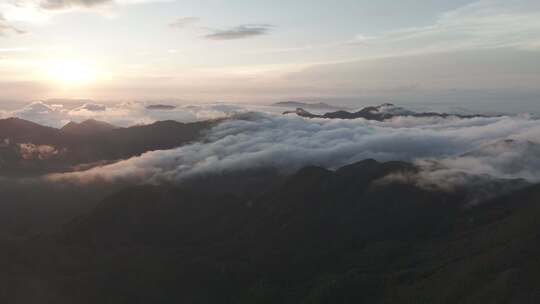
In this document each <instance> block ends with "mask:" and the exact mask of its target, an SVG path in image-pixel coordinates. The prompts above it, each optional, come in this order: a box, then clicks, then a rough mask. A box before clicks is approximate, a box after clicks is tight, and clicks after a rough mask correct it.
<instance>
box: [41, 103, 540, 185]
mask: <svg viewBox="0 0 540 304" xmlns="http://www.w3.org/2000/svg"><path fill="white" fill-rule="evenodd" d="M508 139H513V140H511V141H510V140H508ZM505 140H507V141H505ZM501 141H502V144H501ZM535 142H540V121H538V120H534V119H530V118H529V117H527V116H522V117H492V118H485V117H482V118H472V119H459V118H455V117H454V118H413V117H399V118H395V119H392V120H389V121H385V122H376V121H366V120H363V119H357V120H326V119H303V118H299V117H294V116H281V115H273V114H263V113H247V114H244V115H240V116H239V117H236V118H234V119H229V120H227V121H225V122H223V123H221V124H219V125H218V126H216V127H215V128H214V129H213V130H212V131H211V132H210V134H209V135H208V137H207V138H206V140H205V141H203V142H199V143H195V144H191V145H187V146H183V147H180V148H177V149H173V150H167V151H155V152H149V153H146V154H144V155H142V156H140V157H136V158H132V159H129V160H125V161H121V162H119V163H116V164H112V165H108V166H104V167H99V168H94V169H91V170H88V171H85V172H77V173H71V174H64V175H53V176H50V177H49V178H50V179H52V180H74V181H78V182H92V181H96V180H108V181H117V180H129V181H137V182H150V183H159V182H161V181H168V182H170V181H173V182H174V181H178V180H182V179H184V178H187V177H191V176H197V175H204V174H209V173H220V172H227V171H233V170H238V169H253V168H263V167H277V168H280V169H282V170H284V171H288V172H291V171H293V170H296V169H298V168H300V167H302V166H305V165H320V166H324V167H327V168H337V167H340V166H343V165H347V164H350V163H352V162H355V161H360V160H363V159H367V158H374V159H376V160H379V161H389V160H404V161H412V162H415V163H416V164H417V165H419V166H420V168H422V170H421V173H420V174H423V175H422V176H423V177H426V178H428V177H429V181H430V183H431V184H432V185H433V184H438V183H439V184H441V185H442V184H443V183H444V182H448V181H450V182H451V183H458V182H462V180H463V179H458V178H457V177H459V176H463V175H469V174H472V175H488V176H490V177H497V178H525V179H527V180H529V181H540V173H539V172H540V154H539V153H538V151H539V149H537V148H531V147H536V146H535V145H536V144H534V143H535ZM522 143H526V144H525V147H524V146H523V145H522ZM527 143H530V144H527Z"/></svg>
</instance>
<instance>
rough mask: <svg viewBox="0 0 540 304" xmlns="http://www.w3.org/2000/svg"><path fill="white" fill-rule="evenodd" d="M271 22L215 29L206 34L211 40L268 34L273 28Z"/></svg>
mask: <svg viewBox="0 0 540 304" xmlns="http://www.w3.org/2000/svg"><path fill="white" fill-rule="evenodd" d="M272 28H273V26H272V25H270V24H242V25H239V26H235V27H233V28H229V29H222V30H214V31H213V32H212V33H210V34H207V35H205V36H204V37H205V38H206V39H210V40H235V39H245V38H252V37H256V36H261V35H266V34H268V33H269V32H270V31H271V30H272Z"/></svg>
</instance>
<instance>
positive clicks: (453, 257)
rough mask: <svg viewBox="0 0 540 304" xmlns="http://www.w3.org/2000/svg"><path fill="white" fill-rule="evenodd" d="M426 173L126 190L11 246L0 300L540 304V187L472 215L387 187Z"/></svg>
mask: <svg viewBox="0 0 540 304" xmlns="http://www.w3.org/2000/svg"><path fill="white" fill-rule="evenodd" d="M415 171H416V168H415V167H414V166H413V165H410V164H407V163H402V162H388V163H379V162H376V161H374V160H366V161H362V162H358V163H354V164H351V165H349V166H345V167H343V168H340V169H338V170H336V171H331V170H327V169H325V168H321V167H316V166H308V167H305V168H303V169H301V170H299V171H298V172H296V173H295V174H292V175H290V176H285V177H277V178H270V180H273V182H270V183H268V184H265V183H257V186H248V187H247V188H250V187H254V188H255V189H254V190H256V191H249V193H247V194H246V193H244V191H242V190H241V189H240V188H234V189H230V191H228V190H227V189H226V188H227V187H223V188H220V189H219V190H218V191H214V190H213V189H214V187H202V185H204V184H205V181H204V180H199V181H198V182H197V184H199V185H201V187H200V188H197V187H191V186H190V185H189V184H180V185H176V186H173V185H168V186H134V187H128V188H125V189H124V190H121V191H120V192H117V193H116V194H113V195H111V196H109V197H108V198H106V199H105V200H103V201H102V202H101V203H100V204H99V205H98V206H97V207H96V208H95V209H94V210H92V211H90V212H89V213H87V214H84V215H81V216H79V217H77V218H76V219H74V220H72V221H70V222H69V223H67V224H66V225H65V226H64V227H63V229H62V231H59V232H57V233H55V234H54V235H51V236H41V237H35V238H31V239H28V240H21V241H17V240H4V241H3V243H2V248H4V249H3V250H2V252H1V253H0V266H1V267H2V269H4V271H3V272H2V273H0V282H2V283H3V284H0V299H1V300H2V301H3V302H7V303H15V304H16V303H37V302H54V303H128V302H129V303H132V302H135V303H171V302H175V303H418V302H425V303H536V302H538V300H540V295H539V294H538V293H537V292H536V291H537V282H538V278H539V277H540V271H539V269H540V268H538V265H540V264H539V263H540V259H539V258H538V257H539V256H540V255H539V253H540V245H539V243H538V229H539V228H540V223H539V222H538V220H537V219H538V218H539V217H540V203H539V202H540V186H538V185H537V186H531V187H528V188H525V189H521V190H517V191H514V192H511V193H508V194H506V195H504V196H500V197H498V198H496V199H494V200H491V201H487V202H484V203H483V204H480V205H478V206H474V207H470V206H467V204H466V201H465V200H464V198H465V196H464V195H463V194H462V193H459V192H458V193H448V192H436V191H432V190H426V189H422V188H419V187H417V186H415V185H413V184H406V183H383V182H381V178H382V177H384V176H386V175H388V174H391V173H402V174H406V173H412V172H415ZM242 174H243V173H240V175H238V176H237V177H236V178H235V179H236V180H237V181H238V182H241V181H242V180H244V179H242V178H241V176H242ZM252 174H254V173H253V172H251V173H249V174H248V175H246V176H251V175H252ZM255 175H257V176H261V177H262V176H264V175H265V174H262V175H259V174H255ZM270 176H273V175H270ZM274 177H276V176H274ZM220 179H222V181H223V182H225V181H226V180H230V179H232V178H231V176H222V177H219V176H218V177H214V183H219V180H220ZM263 180H264V177H263ZM29 282H31V284H29ZM22 290H24V291H25V292H21V291H22Z"/></svg>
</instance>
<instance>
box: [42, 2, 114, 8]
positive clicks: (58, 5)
mask: <svg viewBox="0 0 540 304" xmlns="http://www.w3.org/2000/svg"><path fill="white" fill-rule="evenodd" d="M112 2H113V0H42V1H41V2H39V6H40V7H41V8H43V9H50V10H60V9H66V8H71V7H86V8H90V7H95V6H99V5H102V4H106V3H112Z"/></svg>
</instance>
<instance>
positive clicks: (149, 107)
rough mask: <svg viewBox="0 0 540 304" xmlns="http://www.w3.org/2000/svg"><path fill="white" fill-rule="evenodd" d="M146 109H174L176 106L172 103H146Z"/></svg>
mask: <svg viewBox="0 0 540 304" xmlns="http://www.w3.org/2000/svg"><path fill="white" fill-rule="evenodd" d="M146 109H147V110H165V111H166V110H174V109H176V106H173V105H165V104H155V105H147V106H146Z"/></svg>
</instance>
